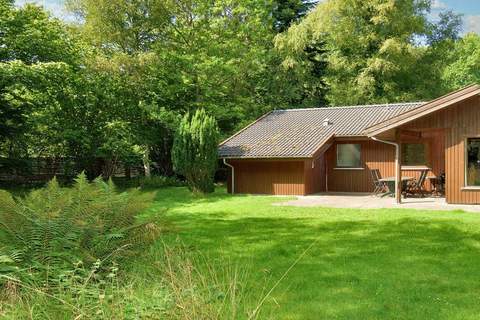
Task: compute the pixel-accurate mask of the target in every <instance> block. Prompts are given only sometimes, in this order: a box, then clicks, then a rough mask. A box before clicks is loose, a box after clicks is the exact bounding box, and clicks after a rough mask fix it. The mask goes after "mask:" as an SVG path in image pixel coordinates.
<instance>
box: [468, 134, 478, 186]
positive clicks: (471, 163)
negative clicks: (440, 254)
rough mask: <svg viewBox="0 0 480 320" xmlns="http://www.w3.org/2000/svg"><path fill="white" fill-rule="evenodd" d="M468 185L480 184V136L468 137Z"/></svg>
mask: <svg viewBox="0 0 480 320" xmlns="http://www.w3.org/2000/svg"><path fill="white" fill-rule="evenodd" d="M466 165H467V168H466V170H467V185H468V186H480V138H469V139H467V163H466Z"/></svg>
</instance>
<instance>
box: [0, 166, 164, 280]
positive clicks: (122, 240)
mask: <svg viewBox="0 0 480 320" xmlns="http://www.w3.org/2000/svg"><path fill="white" fill-rule="evenodd" d="M152 200H153V195H152V194H148V193H143V192H140V191H139V190H129V191H128V192H121V193H120V192H117V190H116V188H115V186H114V184H113V183H112V182H108V183H107V182H104V181H102V180H101V179H97V180H95V181H94V182H92V183H89V182H88V181H87V179H86V176H85V175H84V174H81V175H79V176H78V177H77V178H76V180H75V183H74V185H73V186H72V187H71V188H62V187H60V186H59V184H58V183H57V181H56V180H55V179H53V180H52V181H51V182H49V183H48V185H47V186H46V187H44V188H41V189H37V190H34V191H31V192H30V193H28V194H27V195H26V196H25V197H22V198H14V197H13V196H12V195H11V194H10V193H8V192H6V191H0V274H3V275H8V276H9V277H12V278H15V279H18V280H19V281H22V282H25V283H30V284H32V283H35V284H40V283H43V284H45V285H49V282H51V281H52V280H54V279H57V278H58V276H59V275H60V274H63V273H64V272H67V271H69V270H72V269H73V266H74V265H75V264H77V263H79V262H81V263H82V264H84V265H85V267H86V268H90V267H91V266H93V264H95V263H98V261H100V262H101V265H104V264H105V263H108V262H110V261H118V260H119V259H121V258H123V257H125V256H127V255H129V254H131V253H132V252H135V247H137V246H139V245H141V244H144V243H146V242H150V241H152V240H153V239H155V237H156V236H157V234H158V230H159V229H158V226H157V224H156V223H155V221H153V220H148V221H140V220H139V219H138V217H137V215H138V214H139V213H140V212H142V211H143V210H144V209H145V208H147V207H148V206H149V205H150V203H151V201H152ZM3 279H5V278H3ZM1 284H2V282H0V285H1Z"/></svg>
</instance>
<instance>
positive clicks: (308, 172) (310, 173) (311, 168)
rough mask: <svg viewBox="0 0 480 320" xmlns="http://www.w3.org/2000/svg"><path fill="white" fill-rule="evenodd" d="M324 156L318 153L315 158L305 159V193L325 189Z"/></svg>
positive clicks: (323, 190)
mask: <svg viewBox="0 0 480 320" xmlns="http://www.w3.org/2000/svg"><path fill="white" fill-rule="evenodd" d="M325 183H326V180H325V157H324V155H323V154H320V155H318V156H317V157H316V158H315V159H309V160H305V194H313V193H318V192H325V191H326V184H325Z"/></svg>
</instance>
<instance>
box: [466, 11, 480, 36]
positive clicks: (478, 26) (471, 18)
mask: <svg viewBox="0 0 480 320" xmlns="http://www.w3.org/2000/svg"><path fill="white" fill-rule="evenodd" d="M465 32H466V33H468V32H476V33H478V34H480V15H467V16H465Z"/></svg>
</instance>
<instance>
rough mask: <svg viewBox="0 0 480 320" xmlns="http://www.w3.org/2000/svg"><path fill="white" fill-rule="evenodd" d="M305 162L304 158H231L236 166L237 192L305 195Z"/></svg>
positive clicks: (232, 163)
mask: <svg viewBox="0 0 480 320" xmlns="http://www.w3.org/2000/svg"><path fill="white" fill-rule="evenodd" d="M305 162H306V161H305V160H302V159H300V160H281V159H279V160H230V161H229V163H230V164H231V165H233V166H234V167H235V193H252V194H275V195H304V194H305V192H306V189H305V172H304V169H305V166H306V164H305ZM230 183H231V178H230V179H229V184H230ZM229 190H230V187H229Z"/></svg>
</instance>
